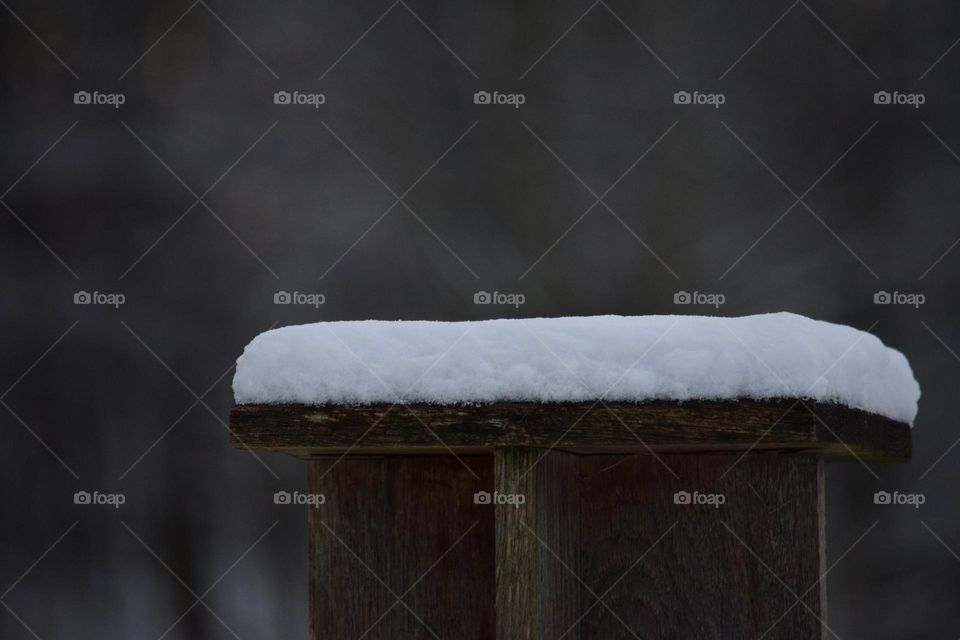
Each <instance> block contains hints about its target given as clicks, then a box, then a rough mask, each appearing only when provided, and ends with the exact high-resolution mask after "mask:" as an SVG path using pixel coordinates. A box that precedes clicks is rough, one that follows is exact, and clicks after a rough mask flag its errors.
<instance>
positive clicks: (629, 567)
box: [580, 453, 826, 640]
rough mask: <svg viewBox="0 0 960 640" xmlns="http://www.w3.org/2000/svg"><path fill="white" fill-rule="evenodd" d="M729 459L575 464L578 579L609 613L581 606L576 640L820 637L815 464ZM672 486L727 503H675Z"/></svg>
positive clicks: (819, 474)
mask: <svg viewBox="0 0 960 640" xmlns="http://www.w3.org/2000/svg"><path fill="white" fill-rule="evenodd" d="M737 458H738V456H733V455H729V454H720V455H673V454H667V455H664V456H661V458H660V460H659V461H658V460H657V459H655V458H653V457H651V456H633V457H630V458H625V459H623V460H622V461H621V462H620V463H619V464H614V465H613V466H611V465H612V464H613V463H612V462H611V458H610V457H609V456H596V457H584V458H581V460H582V462H581V464H582V471H583V476H582V477H583V485H582V491H583V494H582V497H581V504H582V510H581V518H580V522H582V523H583V527H584V530H583V531H581V536H588V539H589V543H585V544H583V545H582V546H581V558H580V563H581V564H580V566H581V571H582V574H581V575H582V578H583V580H584V582H585V583H586V584H587V585H589V586H590V588H591V589H593V591H594V592H595V593H596V594H597V595H599V596H601V597H602V600H603V602H604V603H605V604H606V605H607V606H608V607H609V609H607V608H606V607H605V606H603V605H600V604H595V605H594V606H593V608H592V609H589V612H588V613H586V615H585V616H584V618H583V620H582V622H581V633H582V638H583V639H584V640H592V639H600V638H602V639H604V640H618V639H624V640H626V639H627V638H634V637H635V636H634V634H636V636H639V637H641V638H661V639H677V640H679V639H688V638H758V637H760V636H761V635H762V636H763V637H764V638H766V639H784V640H787V639H789V640H796V639H814V638H817V639H820V638H824V637H825V632H826V628H825V627H824V626H823V625H822V623H821V621H820V620H818V617H819V618H821V619H824V620H825V617H826V612H825V609H824V604H823V603H824V599H823V596H824V585H823V583H822V582H820V583H818V579H819V578H820V575H821V573H822V571H823V559H824V538H823V530H822V522H823V471H822V462H821V461H820V460H819V459H818V457H817V456H814V455H804V454H786V455H778V454H769V453H768V454H756V455H749V456H746V457H744V458H743V459H742V460H741V461H740V462H738V463H736V464H735V462H736V460H737ZM734 464H735V466H732V468H731V465H734ZM728 470H729V471H728ZM674 474H676V475H674ZM724 474H726V475H724ZM678 491H686V492H688V493H691V494H692V493H693V492H694V491H696V492H699V493H700V494H719V495H723V496H724V498H725V502H724V504H723V505H721V506H720V507H719V508H715V507H713V506H710V505H707V504H701V505H697V504H677V503H676V502H675V499H674V494H675V493H676V492H678ZM793 594H796V595H797V596H802V598H801V600H802V602H803V603H804V604H805V605H806V607H809V609H808V608H806V607H804V606H803V605H800V604H797V605H796V606H793V605H794V603H795V602H796V598H795V597H794V595H793ZM583 600H584V603H585V605H584V609H586V608H587V607H588V606H589V605H590V604H591V603H596V602H597V599H596V598H593V597H590V596H588V595H586V594H584V596H583ZM791 607H792V608H791ZM614 613H615V614H616V615H614ZM781 616H782V619H781ZM618 617H619V619H618ZM778 619H779V621H778ZM764 634H766V635H764Z"/></svg>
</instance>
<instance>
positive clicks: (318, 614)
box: [309, 456, 494, 640]
mask: <svg viewBox="0 0 960 640" xmlns="http://www.w3.org/2000/svg"><path fill="white" fill-rule="evenodd" d="M463 461H464V462H466V463H467V464H468V465H469V466H470V468H471V469H472V470H473V472H474V473H475V474H476V475H477V476H478V478H475V477H474V476H473V475H472V474H471V473H470V472H469V471H468V470H467V469H466V468H465V467H464V466H463V465H462V464H461V463H460V462H459V461H457V460H456V459H455V458H454V457H453V456H443V457H440V456H419V457H417V456H411V457H397V456H392V457H379V458H377V457H362V456H358V457H353V456H351V457H346V458H343V459H342V460H339V461H336V460H330V459H327V460H315V461H311V462H309V487H310V489H309V491H310V492H311V493H322V494H323V495H324V496H325V498H326V500H325V502H324V504H323V505H322V506H320V507H319V508H316V509H313V508H311V509H309V526H310V538H309V544H310V554H309V555H310V570H309V588H310V637H311V638H314V639H315V640H320V639H323V640H331V639H333V640H356V638H359V637H363V638H364V639H365V640H394V639H396V638H411V639H418V640H419V639H423V640H433V639H434V638H436V637H439V638H470V639H477V640H480V639H484V640H485V639H488V638H491V637H493V635H494V608H493V607H494V547H493V542H494V531H493V520H494V519H493V509H492V508H491V507H490V506H487V505H482V504H479V505H478V504H475V503H474V493H475V492H477V491H481V490H484V491H489V490H490V489H491V488H492V486H493V461H492V458H491V457H489V456H486V457H476V458H463ZM464 534H465V535H464ZM461 536H463V537H462V539H461ZM458 539H459V542H458ZM434 563H436V564H434ZM381 581H382V582H381ZM414 585H415V586H414ZM408 589H409V591H408ZM391 592H392V593H391ZM396 596H400V597H402V601H403V603H405V605H406V606H404V604H400V603H397V597H396ZM407 607H409V609H407ZM418 618H419V619H418ZM364 634H366V635H364Z"/></svg>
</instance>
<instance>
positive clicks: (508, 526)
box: [494, 447, 580, 640]
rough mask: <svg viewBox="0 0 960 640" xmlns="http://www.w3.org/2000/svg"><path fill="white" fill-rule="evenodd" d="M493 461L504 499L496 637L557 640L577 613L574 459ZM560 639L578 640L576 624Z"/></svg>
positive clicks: (507, 451) (513, 450) (519, 451)
mask: <svg viewBox="0 0 960 640" xmlns="http://www.w3.org/2000/svg"><path fill="white" fill-rule="evenodd" d="M494 457H495V463H494V478H495V487H496V491H497V494H496V495H497V496H498V497H499V499H500V500H502V501H504V502H502V503H501V504H496V505H495V510H496V558H497V571H496V584H497V595H496V599H497V638H498V639H499V640H507V639H510V640H540V639H545V638H556V637H558V636H560V635H561V634H563V633H564V632H567V631H568V629H570V625H571V624H573V623H574V621H575V620H576V616H577V615H578V607H579V593H580V588H579V584H578V582H577V572H578V571H579V536H580V518H579V493H580V489H579V475H578V470H577V457H576V456H574V455H571V454H567V453H562V452H556V451H546V450H543V449H532V448H525V447H505V448H498V449H496V451H495V453H494ZM517 496H523V504H522V505H518V504H516V502H517ZM495 499H496V498H495ZM565 637H567V638H570V639H571V640H577V639H578V638H579V633H578V630H577V629H576V626H575V625H574V628H573V629H570V630H569V633H567V634H566V636H565Z"/></svg>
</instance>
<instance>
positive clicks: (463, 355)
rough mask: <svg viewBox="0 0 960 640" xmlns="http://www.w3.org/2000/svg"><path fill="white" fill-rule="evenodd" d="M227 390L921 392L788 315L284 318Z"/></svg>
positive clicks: (906, 406)
mask: <svg viewBox="0 0 960 640" xmlns="http://www.w3.org/2000/svg"><path fill="white" fill-rule="evenodd" d="M233 391H234V398H235V401H236V402H237V404H279V403H303V404H315V405H317V404H374V403H390V404H392V403H407V402H429V403H443V404H477V403H489V402H497V401H505V400H513V401H537V402H561V401H571V402H575V401H590V400H597V399H600V398H602V399H604V400H606V401H611V402H612V401H633V402H642V401H647V400H654V399H669V400H678V401H682V400H693V399H724V400H735V399H740V398H753V399H770V398H796V397H801V398H805V399H810V400H816V401H824V402H837V403H840V404H844V405H847V406H850V407H855V408H859V409H863V410H866V411H869V412H871V413H876V414H880V415H883V416H886V417H888V418H892V419H894V420H899V421H901V422H906V423H909V424H911V425H912V424H913V420H914V418H915V416H916V413H917V400H918V399H919V397H920V387H919V385H918V384H917V381H916V380H915V379H914V377H913V372H912V371H911V369H910V365H909V363H908V362H907V359H906V358H905V357H904V355H903V354H902V353H900V352H899V351H896V350H894V349H890V348H888V347H886V346H884V344H883V343H882V342H881V341H880V340H879V339H878V338H877V337H876V336H874V335H872V334H869V333H866V332H863V331H860V330H857V329H854V328H852V327H848V326H844V325H838V324H832V323H829V322H822V321H818V320H812V319H810V318H807V317H804V316H800V315H796V314H792V313H771V314H765V315H754V316H744V317H739V318H723V317H708V316H633V317H624V316H593V317H567V318H527V319H502V320H483V321H473V322H434V321H396V322H390V321H378V320H365V321H347V322H319V323H315V324H307V325H299V326H290V327H283V328H281V329H274V330H272V331H267V332H266V333H263V334H261V335H259V336H257V337H256V338H255V339H254V340H253V341H252V342H251V343H250V344H249V345H247V347H246V349H245V350H244V352H243V355H241V356H240V358H239V359H238V360H237V370H236V374H235V376H234V379H233Z"/></svg>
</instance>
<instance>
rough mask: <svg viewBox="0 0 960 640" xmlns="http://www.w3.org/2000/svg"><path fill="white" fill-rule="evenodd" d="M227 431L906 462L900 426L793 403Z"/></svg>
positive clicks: (262, 417) (326, 416)
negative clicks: (797, 453) (789, 453)
mask: <svg viewBox="0 0 960 640" xmlns="http://www.w3.org/2000/svg"><path fill="white" fill-rule="evenodd" d="M230 425H231V443H232V444H233V446H236V447H250V448H257V449H268V450H272V451H284V452H287V453H292V454H294V455H303V456H310V455H314V454H333V453H339V452H344V451H347V450H350V451H351V452H356V453H384V454H387V453H398V454H399V453H447V452H448V451H447V447H449V448H450V449H453V450H454V451H457V452H458V453H488V454H489V453H492V449H493V447H504V446H505V447H510V446H529V447H553V448H556V449H557V450H563V451H571V452H576V453H590V452H611V451H623V452H629V451H647V450H648V447H649V449H652V450H654V451H658V452H661V451H710V450H713V451H742V450H745V449H748V448H750V449H756V450H758V451H762V450H806V451H818V452H820V453H822V454H824V455H826V456H827V457H828V458H831V459H849V458H853V457H854V456H858V457H860V458H861V459H863V460H867V461H903V460H909V459H910V455H911V441H910V438H911V432H910V428H909V426H908V425H906V424H903V423H900V422H896V421H894V420H890V419H888V418H885V417H882V416H878V415H875V414H871V413H867V412H865V411H861V410H859V409H851V408H849V407H844V406H841V405H834V404H822V403H810V402H803V403H801V402H799V401H795V400H780V401H763V402H761V401H754V400H742V401H738V402H723V401H691V402H684V403H677V402H668V401H657V402H648V403H642V404H634V403H622V402H618V403H607V404H606V405H603V404H595V403H589V402H587V403H553V404H541V403H518V402H501V403H495V404H488V405H476V406H450V405H425V404H412V405H400V406H387V405H371V406H339V405H338V406H316V407H313V406H305V405H239V406H235V407H234V408H233V410H232V411H231V414H230ZM424 425H426V426H424ZM427 427H429V429H428V428H427ZM431 432H432V433H431ZM441 441H442V442H441Z"/></svg>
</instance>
